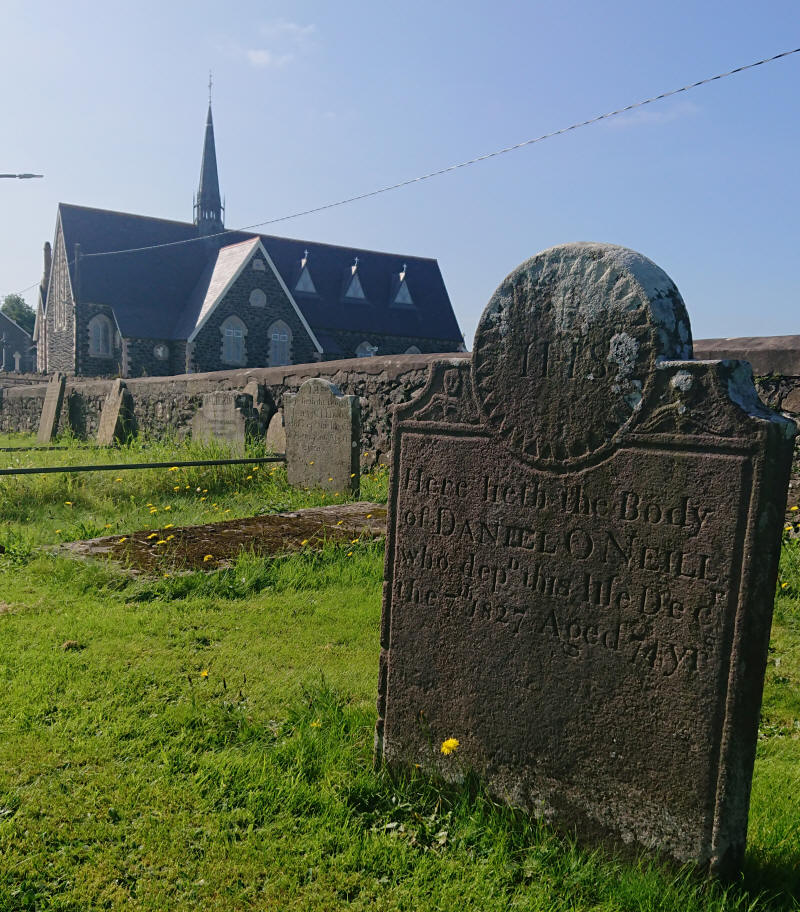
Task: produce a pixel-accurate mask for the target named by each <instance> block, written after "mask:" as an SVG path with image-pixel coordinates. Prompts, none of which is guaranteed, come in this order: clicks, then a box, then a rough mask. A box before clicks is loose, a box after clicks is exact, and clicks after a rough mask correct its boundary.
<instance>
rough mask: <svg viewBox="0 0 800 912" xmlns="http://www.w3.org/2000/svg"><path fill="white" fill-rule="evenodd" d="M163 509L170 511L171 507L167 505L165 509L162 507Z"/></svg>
mask: <svg viewBox="0 0 800 912" xmlns="http://www.w3.org/2000/svg"><path fill="white" fill-rule="evenodd" d="M164 509H165V510H171V509H172V507H171V506H170V505H169V504H167V505H166V507H164Z"/></svg>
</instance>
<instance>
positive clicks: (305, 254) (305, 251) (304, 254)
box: [303, 250, 308, 260]
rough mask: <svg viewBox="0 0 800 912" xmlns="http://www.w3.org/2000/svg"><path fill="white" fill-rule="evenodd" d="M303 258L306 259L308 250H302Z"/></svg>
mask: <svg viewBox="0 0 800 912" xmlns="http://www.w3.org/2000/svg"><path fill="white" fill-rule="evenodd" d="M303 259H304V260H307V259H308V250H304V251H303Z"/></svg>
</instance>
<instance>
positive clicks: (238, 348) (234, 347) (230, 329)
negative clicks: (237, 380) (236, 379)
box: [219, 317, 247, 366]
mask: <svg viewBox="0 0 800 912" xmlns="http://www.w3.org/2000/svg"><path fill="white" fill-rule="evenodd" d="M219 331H220V334H221V335H222V354H221V360H222V363H223V364H235V365H237V366H241V365H244V364H246V363H247V351H246V349H245V344H244V338H245V336H246V335H247V327H246V326H245V325H244V323H243V322H242V321H241V320H240V319H239V318H238V317H228V319H227V320H223V321H222V325H221V326H220V328H219Z"/></svg>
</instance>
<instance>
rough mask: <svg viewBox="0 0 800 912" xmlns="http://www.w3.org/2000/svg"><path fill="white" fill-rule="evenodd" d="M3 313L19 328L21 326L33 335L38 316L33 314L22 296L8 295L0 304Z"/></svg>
mask: <svg viewBox="0 0 800 912" xmlns="http://www.w3.org/2000/svg"><path fill="white" fill-rule="evenodd" d="M0 311H2V312H3V313H4V314H5V315H6V316H7V317H8V318H9V320H13V321H14V322H15V323H16V324H17V325H18V326H21V327H22V328H23V329H24V330H25V331H26V332H29V333H31V335H33V326H34V323H36V314H35V313H34V312H33V310H32V308H30V307H29V306H28V304H27V302H26V301H25V298H23V297H22V295H18V294H7V295H6V296H5V297H4V298H3V303H2V304H0Z"/></svg>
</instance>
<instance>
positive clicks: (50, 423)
mask: <svg viewBox="0 0 800 912" xmlns="http://www.w3.org/2000/svg"><path fill="white" fill-rule="evenodd" d="M66 384H67V378H66V376H65V375H64V374H53V376H52V377H51V378H50V381H49V382H48V384H47V392H46V393H45V396H44V405H43V406H42V416H41V418H40V419H39V433H38V434H37V435H36V440H37V442H38V443H50V441H51V440H52V439H53V437H55V435H56V431H57V430H58V419H59V418H60V417H61V406H62V405H63V403H64V390H65V388H66Z"/></svg>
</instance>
